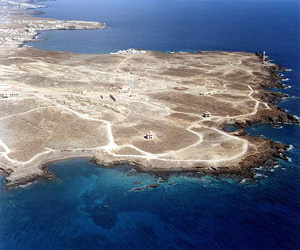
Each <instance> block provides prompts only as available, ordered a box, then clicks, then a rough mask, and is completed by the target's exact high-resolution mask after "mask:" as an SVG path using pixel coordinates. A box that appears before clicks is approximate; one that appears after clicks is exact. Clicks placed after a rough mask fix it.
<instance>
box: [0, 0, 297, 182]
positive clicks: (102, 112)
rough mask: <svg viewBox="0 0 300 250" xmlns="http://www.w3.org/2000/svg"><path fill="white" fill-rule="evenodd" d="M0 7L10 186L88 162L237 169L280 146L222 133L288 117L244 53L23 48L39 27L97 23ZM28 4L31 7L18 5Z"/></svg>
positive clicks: (0, 120) (0, 87)
mask: <svg viewBox="0 0 300 250" xmlns="http://www.w3.org/2000/svg"><path fill="white" fill-rule="evenodd" d="M31 5H32V4H30V6H29V7H28V6H27V3H26V2H25V1H23V2H22V3H21V4H18V3H16V2H11V1H6V0H2V1H0V169H1V170H2V171H4V172H6V173H7V174H8V176H7V181H8V183H10V184H15V183H25V182H27V181H30V180H32V179H34V178H36V177H39V176H45V175H47V174H46V173H45V169H44V168H43V166H44V164H46V163H47V162H50V161H54V160H59V159H65V158H69V157H90V158H93V159H94V160H95V161H96V162H98V163H99V164H103V165H107V166H110V165H114V164H121V163H130V164H133V165H136V166H139V168H140V169H142V170H144V171H202V172H208V173H210V172H220V173H238V172H246V171H247V170H248V169H249V168H251V167H254V166H257V165H261V164H263V163H264V162H265V161H267V160H269V159H271V158H273V157H275V156H279V157H283V156H282V153H283V151H284V150H285V149H287V147H286V146H285V145H281V144H279V143H274V142H272V141H270V140H266V139H262V138H253V137H249V136H247V135H246V133H245V131H244V130H238V131H236V132H232V133H230V132H225V131H224V130H223V128H224V126H225V125H228V124H232V125H234V124H235V125H240V126H245V125H247V124H249V123H252V122H291V123H296V122H297V120H296V118H294V117H293V116H291V115H289V114H287V113H285V111H284V110H282V109H280V108H278V106H276V105H275V104H274V100H276V99H277V98H278V97H281V95H280V94H276V93H273V92H270V91H268V90H266V87H268V86H270V87H280V86H281V85H280V83H279V81H280V79H279V78H278V74H277V73H276V71H277V70H281V69H282V68H280V67H279V66H277V65H275V64H273V63H270V62H268V61H263V60H262V58H261V56H259V55H256V54H254V53H245V52H198V53H194V54H190V53H162V52H154V51H142V50H133V49H130V50H127V51H120V52H118V53H114V54H108V55H85V54H75V53H65V52H54V51H41V50H38V49H36V48H28V47H22V45H23V44H24V43H25V42H26V41H29V40H31V39H33V38H34V37H35V36H36V35H37V33H38V30H48V29H95V28H97V29H100V28H105V24H102V23H96V22H81V21H59V20H53V19H43V18H35V17H33V15H32V14H33V13H34V11H33V10H32V9H31V8H37V7H42V6H31ZM28 8H30V9H28Z"/></svg>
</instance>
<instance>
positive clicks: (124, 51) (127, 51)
mask: <svg viewBox="0 0 300 250" xmlns="http://www.w3.org/2000/svg"><path fill="white" fill-rule="evenodd" d="M145 53H146V51H145V50H139V49H127V50H119V51H118V52H115V53H110V54H112V55H126V54H145Z"/></svg>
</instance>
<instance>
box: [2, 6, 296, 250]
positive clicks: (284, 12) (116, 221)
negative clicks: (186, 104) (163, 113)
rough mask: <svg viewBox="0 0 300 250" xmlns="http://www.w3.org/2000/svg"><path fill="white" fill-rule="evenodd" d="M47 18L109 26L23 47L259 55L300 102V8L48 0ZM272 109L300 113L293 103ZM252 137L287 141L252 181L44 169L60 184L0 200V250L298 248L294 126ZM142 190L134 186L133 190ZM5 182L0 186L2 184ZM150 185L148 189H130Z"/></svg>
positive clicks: (90, 168) (265, 129)
mask: <svg viewBox="0 0 300 250" xmlns="http://www.w3.org/2000/svg"><path fill="white" fill-rule="evenodd" d="M46 4H47V5H48V6H49V8H48V9H46V10H45V11H46V15H45V16H47V17H55V18H62V19H84V20H96V21H104V22H106V23H107V24H108V26H109V27H110V29H107V30H97V31H51V32H43V33H42V34H41V35H40V36H39V38H42V39H47V41H45V42H34V43H30V44H29V45H30V46H32V45H34V46H37V47H39V48H41V49H51V50H64V51H73V52H81V53H109V52H114V51H117V50H119V49H127V48H131V47H133V48H143V49H153V50H160V51H171V50H175V51H179V50H184V51H196V50H228V51H241V50H243V51H249V52H255V51H262V50H266V51H267V54H268V55H269V56H270V57H271V58H272V59H273V60H274V61H275V62H276V63H279V64H281V65H283V66H285V67H288V68H290V69H292V71H291V72H285V73H284V74H285V76H286V77H288V78H289V79H290V81H288V82H286V83H287V84H290V85H291V86H292V88H291V89H287V90H284V92H286V93H288V94H292V95H294V96H297V97H299V66H300V64H299V58H300V56H299V53H300V50H299V37H300V36H299V3H298V1H288V0H287V1H284V0H265V1H256V0H244V1H236V0H228V1H221V0H202V1H198V0H189V1H183V0H172V1H171V0H165V1H163V0H148V1H139V0H129V1H121V0H112V1H108V0H107V1H99V0H97V1H96V0H86V1H82V0H73V1H69V0H57V1H56V2H46ZM280 106H281V107H283V108H285V109H287V110H289V111H290V112H292V113H294V114H296V115H298V116H300V115H299V110H300V108H299V107H300V106H299V99H298V98H292V99H288V100H287V101H286V102H283V103H281V104H280ZM249 132H250V133H251V134H252V135H257V136H263V137H267V138H272V139H273V140H276V141H280V142H283V143H286V144H288V145H293V148H292V149H291V150H289V151H288V152H287V153H286V155H287V156H288V157H289V158H290V160H291V161H289V162H286V161H280V162H279V166H278V167H276V168H275V169H266V168H260V169H256V170H255V172H256V179H257V181H255V182H250V183H249V182H247V181H245V180H244V181H242V182H243V183H240V181H241V180H235V179H231V178H221V179H220V180H216V179H214V178H212V177H208V176H197V177H196V176H185V175H173V176H171V177H170V179H169V181H168V182H165V183H160V182H159V180H160V179H158V178H156V177H155V176H153V175H149V174H141V173H137V172H135V171H133V170H132V169H131V167H129V166H123V167H121V166H120V167H118V168H116V169H105V168H99V167H97V166H95V165H94V164H92V163H90V162H89V161H88V160H82V159H81V160H80V159H79V160H72V161H63V162H59V163H54V164H51V166H50V169H51V171H53V172H54V173H55V174H56V175H57V178H55V179H53V180H46V181H39V182H37V183H34V184H32V185H29V186H26V187H23V188H19V189H12V190H4V191H2V192H1V193H0V249H1V250H2V249H5V250H6V249H13V250H18V249H22V250H23V249H284V250H286V249H299V248H300V242H299V239H300V238H299V236H300V225H299V222H300V197H299V191H300V187H299V181H300V170H299V161H300V160H299V155H300V154H299V153H300V144H299V138H300V137H299V135H300V128H299V126H291V125H283V127H282V128H281V129H274V128H271V127H270V126H268V125H260V126H254V127H252V128H251V129H249ZM137 181H138V182H141V183H140V184H135V183H136V182H137ZM0 183H2V185H3V183H4V182H3V179H1V178H0ZM153 183H159V184H160V186H159V187H157V188H154V189H145V190H142V191H134V188H136V187H145V186H147V185H150V184H153Z"/></svg>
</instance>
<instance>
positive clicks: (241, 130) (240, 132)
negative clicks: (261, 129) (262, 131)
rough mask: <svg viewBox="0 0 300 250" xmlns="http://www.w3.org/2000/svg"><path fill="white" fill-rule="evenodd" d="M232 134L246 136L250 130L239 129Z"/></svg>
mask: <svg viewBox="0 0 300 250" xmlns="http://www.w3.org/2000/svg"><path fill="white" fill-rule="evenodd" d="M232 134H233V135H236V136H245V135H247V134H248V132H247V131H246V130H245V129H238V130H236V131H235V132H233V133H232Z"/></svg>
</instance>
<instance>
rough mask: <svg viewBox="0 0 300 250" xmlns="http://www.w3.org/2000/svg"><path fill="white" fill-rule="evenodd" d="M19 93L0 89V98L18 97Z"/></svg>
mask: <svg viewBox="0 0 300 250" xmlns="http://www.w3.org/2000/svg"><path fill="white" fill-rule="evenodd" d="M19 96H21V92H20V91H17V90H11V91H9V90H1V89H0V98H10V97H19Z"/></svg>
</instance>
